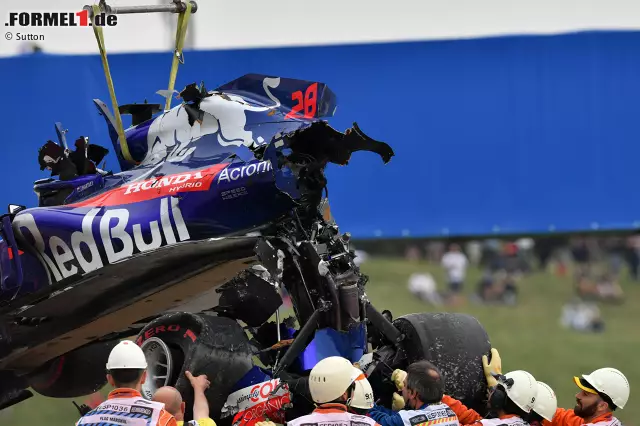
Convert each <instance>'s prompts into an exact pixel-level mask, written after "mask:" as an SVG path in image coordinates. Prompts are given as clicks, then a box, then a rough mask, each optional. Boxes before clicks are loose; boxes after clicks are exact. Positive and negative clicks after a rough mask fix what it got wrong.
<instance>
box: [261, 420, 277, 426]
mask: <svg viewBox="0 0 640 426" xmlns="http://www.w3.org/2000/svg"><path fill="white" fill-rule="evenodd" d="M256 426H276V424H275V423H274V422H272V421H271V420H269V421H266V422H257V423H256Z"/></svg>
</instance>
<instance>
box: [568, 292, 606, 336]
mask: <svg viewBox="0 0 640 426" xmlns="http://www.w3.org/2000/svg"><path fill="white" fill-rule="evenodd" d="M560 324H561V325H562V326H563V327H565V328H569V329H572V330H576V331H586V332H590V333H599V332H601V331H603V330H604V321H603V320H602V317H601V315H600V309H598V306H597V305H596V304H595V303H585V302H583V301H582V300H580V299H579V298H576V299H574V300H572V301H571V302H569V303H567V304H566V305H564V306H563V307H562V316H561V318H560Z"/></svg>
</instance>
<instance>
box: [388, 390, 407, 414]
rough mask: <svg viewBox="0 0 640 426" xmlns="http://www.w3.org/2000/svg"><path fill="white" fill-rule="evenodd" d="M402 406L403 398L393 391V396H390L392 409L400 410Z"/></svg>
mask: <svg viewBox="0 0 640 426" xmlns="http://www.w3.org/2000/svg"><path fill="white" fill-rule="evenodd" d="M403 408H404V398H403V397H402V396H401V395H399V394H398V393H397V392H394V393H393V397H392V398H391V409H392V410H393V411H400V410H402V409H403Z"/></svg>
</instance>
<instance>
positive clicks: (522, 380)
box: [489, 370, 538, 418]
mask: <svg viewBox="0 0 640 426" xmlns="http://www.w3.org/2000/svg"><path fill="white" fill-rule="evenodd" d="M497 380H498V385H497V386H496V387H495V389H494V390H493V391H492V392H491V395H489V406H490V408H492V409H494V410H496V411H497V412H498V413H499V414H513V415H516V416H519V417H522V418H524V417H527V415H528V414H529V413H530V412H531V410H532V409H533V404H534V402H535V400H536V395H537V393H538V382H537V381H536V379H535V377H533V376H532V375H531V374H530V373H528V372H526V371H523V370H516V371H511V372H509V373H507V374H505V375H499V376H498V378H497Z"/></svg>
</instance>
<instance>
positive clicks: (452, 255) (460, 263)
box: [441, 243, 469, 305]
mask: <svg viewBox="0 0 640 426" xmlns="http://www.w3.org/2000/svg"><path fill="white" fill-rule="evenodd" d="M441 263H442V267H443V268H444V270H445V271H446V273H447V280H448V284H449V298H448V299H449V300H448V301H449V303H451V304H452V305H458V304H459V303H460V302H461V301H462V297H461V295H460V293H461V292H462V288H463V287H464V280H465V277H466V274H467V266H468V264H469V262H468V260H467V256H465V255H464V253H462V251H461V250H460V246H459V245H458V244H455V243H453V244H451V245H450V246H449V251H448V252H446V253H445V254H444V256H442V261H441Z"/></svg>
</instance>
